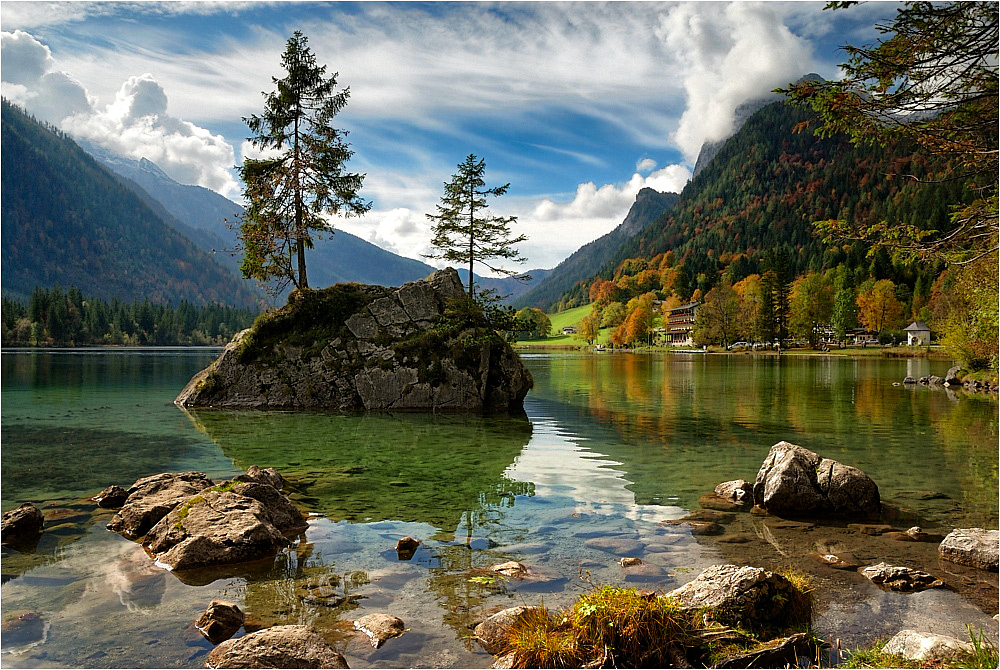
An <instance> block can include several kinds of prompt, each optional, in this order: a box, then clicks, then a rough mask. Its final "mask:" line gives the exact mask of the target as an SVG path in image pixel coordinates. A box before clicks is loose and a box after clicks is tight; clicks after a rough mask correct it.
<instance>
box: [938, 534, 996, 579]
mask: <svg viewBox="0 0 1000 670" xmlns="http://www.w3.org/2000/svg"><path fill="white" fill-rule="evenodd" d="M998 545H1000V532H998V531H996V530H985V529H983V528H956V529H955V530H953V531H951V532H950V533H948V535H947V536H946V537H945V538H944V540H942V541H941V545H940V546H939V547H938V555H940V556H941V558H943V559H945V560H948V561H951V562H952V563H960V564H962V565H969V566H972V567H974V568H979V569H980V570H989V571H991V572H996V571H997V567H998V560H997V558H998Z"/></svg>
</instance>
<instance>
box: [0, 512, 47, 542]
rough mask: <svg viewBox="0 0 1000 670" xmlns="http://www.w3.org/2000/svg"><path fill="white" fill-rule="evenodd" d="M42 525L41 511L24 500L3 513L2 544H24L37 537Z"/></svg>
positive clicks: (43, 520) (43, 523)
mask: <svg viewBox="0 0 1000 670" xmlns="http://www.w3.org/2000/svg"><path fill="white" fill-rule="evenodd" d="M44 525H45V517H43V516H42V511H41V510H40V509H38V507H36V506H35V504H34V503H30V502H26V503H24V504H22V505H21V506H20V507H17V508H15V509H12V510H11V511H9V512H5V513H4V515H3V521H2V526H0V537H2V540H3V544H15V545H16V544H26V543H29V542H32V541H34V540H36V539H38V536H39V535H41V534H42V527H43V526H44Z"/></svg>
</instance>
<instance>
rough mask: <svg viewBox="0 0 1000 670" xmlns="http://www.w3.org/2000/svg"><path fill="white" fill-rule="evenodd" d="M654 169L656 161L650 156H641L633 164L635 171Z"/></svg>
mask: <svg viewBox="0 0 1000 670" xmlns="http://www.w3.org/2000/svg"><path fill="white" fill-rule="evenodd" d="M655 169H656V161H654V160H653V159H652V158H643V159H642V160H640V161H637V162H636V164H635V171H636V172H651V171H652V170H655Z"/></svg>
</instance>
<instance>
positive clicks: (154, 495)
mask: <svg viewBox="0 0 1000 670" xmlns="http://www.w3.org/2000/svg"><path fill="white" fill-rule="evenodd" d="M214 483H215V482H213V481H212V480H211V479H209V478H208V477H207V476H206V475H204V474H202V473H200V472H179V473H170V472H165V473H163V474H159V475H153V476H152V477H143V478H142V479H139V480H137V481H136V483H135V484H132V486H131V487H129V489H128V498H127V499H126V500H125V504H124V505H123V506H122V508H121V509H120V510H118V513H117V514H115V516H114V517H113V518H112V519H111V521H109V522H108V530H110V531H114V532H115V533H118V534H119V535H123V536H125V537H127V538H128V539H130V540H138V539H139V538H141V537H142V536H143V535H145V534H146V533H147V532H148V531H149V529H150V528H152V527H153V526H154V525H155V524H156V523H157V522H158V521H159V520H160V519H162V518H163V517H165V516H166V515H167V514H168V513H169V512H170V510H172V509H173V508H174V507H176V506H177V505H178V504H180V503H181V502H183V501H184V500H187V499H188V498H190V497H191V496H193V495H194V494H196V493H198V492H199V491H203V490H204V489H206V488H208V487H210V486H212V485H213V484H214Z"/></svg>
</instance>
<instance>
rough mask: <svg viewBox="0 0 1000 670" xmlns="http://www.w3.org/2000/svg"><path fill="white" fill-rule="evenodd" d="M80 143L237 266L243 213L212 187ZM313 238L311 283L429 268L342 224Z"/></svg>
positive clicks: (392, 276)
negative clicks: (238, 228)
mask: <svg viewBox="0 0 1000 670" xmlns="http://www.w3.org/2000/svg"><path fill="white" fill-rule="evenodd" d="M83 146H84V148H86V149H87V151H89V152H91V153H92V154H93V155H94V157H95V158H97V159H98V160H99V161H101V162H102V163H104V165H106V166H107V167H108V168H110V169H111V170H113V171H114V172H116V173H118V174H119V175H121V176H123V177H126V178H128V179H129V180H131V181H133V182H134V183H136V184H138V185H139V186H140V187H141V188H142V189H143V190H144V191H146V192H147V193H148V194H149V195H150V196H152V197H153V198H154V199H155V200H156V201H157V202H159V203H160V205H161V206H162V207H163V208H165V209H166V210H167V211H169V212H170V214H172V215H173V217H174V218H175V219H176V220H179V221H182V222H184V223H185V224H187V225H188V226H190V227H191V228H194V229H196V230H198V231H201V232H202V233H203V234H202V235H200V236H198V235H192V239H195V241H197V242H198V243H199V244H200V245H201V246H202V248H203V249H206V250H215V251H216V252H217V253H218V254H219V256H228V257H229V258H230V259H231V260H230V261H229V264H230V265H231V266H232V267H234V268H236V267H238V266H239V262H240V261H239V257H238V255H234V254H230V253H226V251H227V250H232V249H235V247H236V236H235V226H238V224H239V220H240V218H241V217H242V216H243V208H242V207H240V206H239V205H238V204H236V203H235V202H232V201H231V200H229V199H227V198H224V197H223V196H221V195H219V194H218V193H216V192H215V191H211V190H209V189H207V188H202V187H201V186H189V185H185V184H180V183H178V182H176V181H174V180H173V179H171V178H170V177H169V176H168V175H167V174H166V173H165V172H163V170H161V169H160V168H159V167H157V166H156V164H155V163H153V162H152V161H149V160H147V159H145V158H143V159H141V160H138V161H137V160H133V159H130V158H125V157H123V156H119V155H118V154H115V153H112V152H110V151H108V150H107V149H104V148H102V147H99V146H97V145H94V144H92V143H83ZM230 225H232V226H234V228H232V229H231V228H230ZM315 242H316V245H315V248H313V249H312V250H311V251H310V252H309V253H308V254H307V260H306V263H307V267H308V269H309V279H310V285H311V286H314V287H316V288H323V287H326V286H330V285H331V284H337V283H342V282H359V283H362V284H378V285H382V286H399V285H401V284H405V283H406V282H409V281H414V280H417V279H423V278H424V277H427V276H428V275H429V274H431V273H432V272H434V268H433V267H431V266H430V265H428V264H426V263H422V262H421V261H417V260H413V259H412V258H404V257H402V256H398V255H396V254H394V253H391V252H389V251H386V250H384V249H382V248H381V247H378V246H376V245H374V244H371V243H370V242H366V241H365V240H363V239H361V238H360V237H357V236H356V235H352V234H350V233H348V232H346V231H343V230H338V231H336V233H335V234H334V235H333V236H332V237H330V236H328V237H323V238H319V239H316V241H315Z"/></svg>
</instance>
